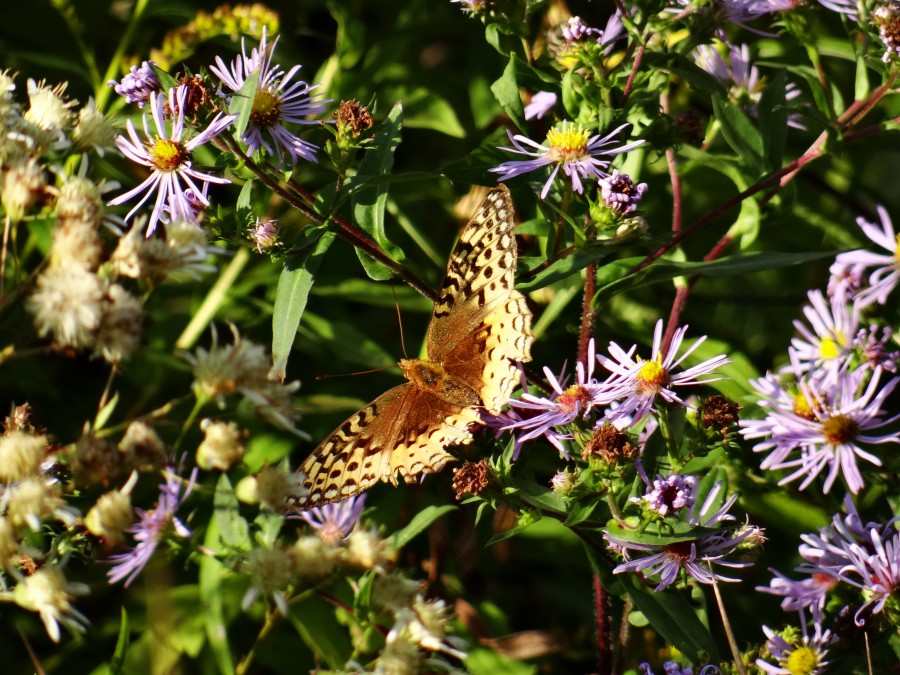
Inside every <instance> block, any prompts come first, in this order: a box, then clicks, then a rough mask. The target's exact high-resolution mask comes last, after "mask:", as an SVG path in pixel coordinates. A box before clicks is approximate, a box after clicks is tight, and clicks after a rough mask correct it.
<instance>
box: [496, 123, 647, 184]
mask: <svg viewBox="0 0 900 675" xmlns="http://www.w3.org/2000/svg"><path fill="white" fill-rule="evenodd" d="M626 126H628V125H627V124H623V125H622V126H620V127H617V128H616V129H614V130H613V131H611V132H610V133H608V134H607V135H606V136H602V137H601V136H600V135H599V134H598V135H596V136H590V135H589V132H588V131H587V130H585V129H582V128H581V127H580V126H578V125H577V124H573V123H571V122H568V121H563V122H560V123H559V124H557V125H556V126H555V127H553V128H552V129H551V130H550V131H549V132H548V133H547V138H546V140H545V143H546V145H541V144H540V143H536V142H534V141H532V140H531V139H530V138H527V137H525V136H521V135H518V134H517V135H515V136H514V135H513V134H512V133H511V132H510V131H507V132H506V133H507V135H508V136H509V140H510V142H512V144H513V147H512V148H500V149H501V150H506V151H507V152H513V153H516V154H519V155H527V156H529V157H531V158H532V159H527V160H513V161H510V162H504V163H503V164H501V165H500V166H497V167H494V168H493V169H489V171H491V172H493V173H499V174H502V175H501V177H500V178H499V179H498V181H502V180H507V179H509V178H515V177H516V176H520V175H522V174H523V173H528V172H529V171H535V170H537V169H541V168H543V167H545V166H550V165H554V166H553V170H552V171H551V172H550V177H549V178H548V179H547V181H546V182H545V183H544V187H543V188H542V189H541V199H546V197H547V193H549V192H550V185H551V184H552V183H553V179H554V178H556V174H557V173H558V172H559V169H560V167H562V170H563V173H564V174H565V175H567V176H568V177H569V179H570V180H571V183H572V189H573V190H574V191H575V192H577V193H578V194H581V193H582V192H583V191H584V187H583V186H582V183H581V181H582V179H586V178H588V177H589V176H593V177H595V178H602V177H604V176H606V175H607V172H606V169H607V168H608V167H609V163H610V160H609V159H601V158H604V157H610V158H611V157H614V156H616V155H620V154H622V153H625V152H628V151H629V150H632V149H634V148H636V147H638V146H639V145H641V144H643V142H644V141H634V142H632V143H627V144H625V145H621V146H619V147H614V148H609V147H608V146H610V145H614V144H615V143H616V142H617V138H616V136H617V135H618V134H619V132H620V131H622V129H624V128H625V127H626Z"/></svg>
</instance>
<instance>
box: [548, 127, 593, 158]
mask: <svg viewBox="0 0 900 675" xmlns="http://www.w3.org/2000/svg"><path fill="white" fill-rule="evenodd" d="M589 140H590V134H589V133H588V131H587V130H585V129H582V128H581V127H580V126H578V125H577V124H571V123H570V122H561V123H559V124H557V125H556V126H555V127H553V128H552V129H551V130H550V131H549V132H547V147H548V148H550V158H551V159H553V160H555V161H557V162H575V161H578V160H579V159H584V158H585V157H587V156H588V152H587V145H588V141H589Z"/></svg>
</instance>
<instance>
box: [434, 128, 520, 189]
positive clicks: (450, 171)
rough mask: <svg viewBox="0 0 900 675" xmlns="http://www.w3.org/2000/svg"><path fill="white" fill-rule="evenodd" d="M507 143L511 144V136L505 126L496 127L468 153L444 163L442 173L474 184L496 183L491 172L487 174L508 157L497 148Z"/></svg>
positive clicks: (455, 179) (456, 179)
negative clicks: (488, 170) (491, 168)
mask: <svg viewBox="0 0 900 675" xmlns="http://www.w3.org/2000/svg"><path fill="white" fill-rule="evenodd" d="M506 145H509V137H508V136H507V135H506V130H505V129H503V128H497V129H494V131H492V132H491V133H490V134H488V135H487V136H486V137H485V139H484V140H483V141H482V142H481V143H480V144H479V145H478V147H477V148H475V149H474V150H472V152H470V153H469V154H468V155H466V156H465V157H462V158H461V159H458V160H454V161H452V162H448V163H447V164H444V165H443V166H442V167H441V173H442V174H443V175H444V176H447V178H449V179H451V180H454V181H460V182H462V183H470V184H472V185H487V184H491V183H495V182H496V180H494V179H491V178H490V174H487V173H486V171H487V169H489V168H490V167H492V166H497V165H498V164H500V163H501V162H503V161H504V159H506V158H507V157H506V156H505V155H504V154H503V152H502V151H501V150H498V149H497V148H498V147H500V146H506Z"/></svg>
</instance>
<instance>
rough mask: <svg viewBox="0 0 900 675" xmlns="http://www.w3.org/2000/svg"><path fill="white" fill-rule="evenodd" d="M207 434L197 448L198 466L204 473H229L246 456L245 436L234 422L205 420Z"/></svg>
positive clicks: (204, 426)
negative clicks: (213, 470)
mask: <svg viewBox="0 0 900 675" xmlns="http://www.w3.org/2000/svg"><path fill="white" fill-rule="evenodd" d="M200 428H201V429H202V430H203V432H204V434H206V435H205V436H204V438H203V440H202V441H201V443H200V445H199V446H198V447H197V466H199V467H200V468H201V469H203V470H204V471H210V470H212V469H218V470H219V471H228V469H230V468H231V467H232V466H233V465H234V463H235V462H237V461H238V460H239V459H240V458H241V457H243V455H244V444H243V442H242V441H243V434H242V433H241V430H240V429H238V426H237V425H236V424H235V423H234V422H218V421H216V420H209V419H206V420H203V421H202V422H201V423H200Z"/></svg>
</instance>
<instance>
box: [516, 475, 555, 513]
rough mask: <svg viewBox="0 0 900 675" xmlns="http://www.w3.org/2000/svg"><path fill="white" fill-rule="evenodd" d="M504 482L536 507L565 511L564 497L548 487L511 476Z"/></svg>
mask: <svg viewBox="0 0 900 675" xmlns="http://www.w3.org/2000/svg"><path fill="white" fill-rule="evenodd" d="M506 483H507V485H508V486H509V487H512V488H514V489H515V491H516V493H517V494H518V495H519V496H520V497H521V498H522V499H524V500H525V502H527V503H528V504H531V505H532V506H534V507H536V508H539V509H547V510H550V511H554V512H555V513H565V512H566V500H565V498H564V497H563V496H562V495H561V494H559V493H558V492H554V491H553V490H551V489H550V488H545V487H543V486H541V485H538V484H536V483H534V482H532V481H527V480H520V479H518V478H512V477H510V478H508V479H507V481H506Z"/></svg>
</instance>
